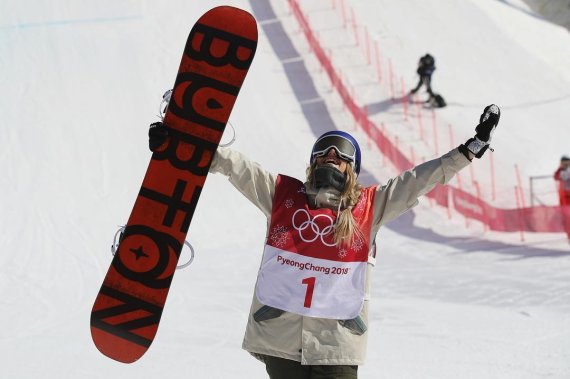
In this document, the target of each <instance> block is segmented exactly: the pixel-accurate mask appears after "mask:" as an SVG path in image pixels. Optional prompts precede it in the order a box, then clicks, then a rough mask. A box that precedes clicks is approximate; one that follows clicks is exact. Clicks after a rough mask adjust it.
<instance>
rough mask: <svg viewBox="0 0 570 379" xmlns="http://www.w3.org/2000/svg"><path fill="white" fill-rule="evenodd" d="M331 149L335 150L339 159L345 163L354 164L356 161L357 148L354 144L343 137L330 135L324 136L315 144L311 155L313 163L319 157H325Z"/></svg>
mask: <svg viewBox="0 0 570 379" xmlns="http://www.w3.org/2000/svg"><path fill="white" fill-rule="evenodd" d="M330 149H335V151H336V153H337V155H338V156H339V158H341V159H344V160H345V161H348V162H352V163H354V161H355V160H356V147H355V146H354V145H353V144H352V142H350V141H349V140H348V139H346V138H344V137H342V136H337V135H330V136H324V137H322V138H320V139H318V140H317V142H315V145H314V146H313V151H312V153H311V161H313V160H315V158H317V157H324V156H325V155H327V153H328V152H329V150H330Z"/></svg>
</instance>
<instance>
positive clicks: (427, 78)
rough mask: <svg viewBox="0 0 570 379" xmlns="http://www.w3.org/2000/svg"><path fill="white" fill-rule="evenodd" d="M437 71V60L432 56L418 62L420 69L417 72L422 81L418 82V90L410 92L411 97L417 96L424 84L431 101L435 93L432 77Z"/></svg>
mask: <svg viewBox="0 0 570 379" xmlns="http://www.w3.org/2000/svg"><path fill="white" fill-rule="evenodd" d="M434 71H435V59H434V58H433V57H432V56H431V55H430V54H426V55H424V56H423V57H421V58H420V60H419V62H418V69H417V70H416V72H417V73H418V75H419V76H420V80H419V81H418V85H417V86H416V88H414V89H412V90H411V91H410V95H413V94H415V93H416V92H418V91H419V89H420V88H421V86H422V84H423V85H425V86H426V90H427V93H429V98H430V99H431V98H432V97H433V96H434V93H433V92H432V90H431V75H432V74H433V72H434Z"/></svg>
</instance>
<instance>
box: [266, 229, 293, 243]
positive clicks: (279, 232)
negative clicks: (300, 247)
mask: <svg viewBox="0 0 570 379" xmlns="http://www.w3.org/2000/svg"><path fill="white" fill-rule="evenodd" d="M289 238H290V236H289V230H287V228H286V227H285V226H283V225H277V226H275V227H274V228H273V229H272V230H271V233H270V234H269V239H270V240H271V242H272V243H273V245H274V246H276V247H284V246H285V245H286V244H287V240H288V239H289Z"/></svg>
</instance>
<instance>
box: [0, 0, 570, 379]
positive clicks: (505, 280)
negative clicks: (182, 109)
mask: <svg viewBox="0 0 570 379" xmlns="http://www.w3.org/2000/svg"><path fill="white" fill-rule="evenodd" d="M302 3H303V4H304V7H306V8H307V9H309V10H311V15H312V16H311V20H312V22H315V23H317V24H319V25H320V26H321V27H323V28H327V27H328V29H326V30H327V31H326V36H325V32H323V36H324V37H323V38H325V37H326V38H329V39H328V41H331V40H332V41H350V39H348V40H347V38H350V37H347V33H348V32H347V30H346V29H344V28H342V26H339V25H338V18H337V17H336V16H334V15H335V14H337V13H335V12H336V11H335V10H333V9H332V5H331V3H329V2H316V1H308V0H307V1H302ZM221 4H230V5H234V6H238V7H241V8H244V9H248V10H250V11H252V12H253V14H254V15H255V16H256V18H257V19H258V21H259V29H260V42H259V47H258V52H257V55H256V58H255V60H254V63H253V66H252V68H251V70H250V73H249V76H248V78H247V79H246V82H245V85H244V87H243V89H242V92H241V93H240V97H239V99H238V101H237V104H236V106H235V108H234V112H233V114H232V118H231V122H232V124H233V125H234V126H235V127H236V129H237V133H238V139H237V142H236V143H235V145H234V147H235V148H236V149H239V150H241V151H243V152H245V153H247V154H248V155H249V156H250V157H252V158H253V159H255V160H257V161H258V162H260V163H261V164H262V165H263V166H264V167H266V168H267V169H268V170H271V171H273V172H281V173H285V174H288V175H292V176H296V177H299V178H302V177H303V175H304V170H305V167H306V160H307V157H308V151H309V149H310V147H311V145H312V142H313V140H314V138H315V136H317V135H318V134H320V133H321V132H322V131H325V130H327V129H331V128H345V129H350V128H352V121H351V120H350V118H349V117H347V115H346V114H345V113H343V111H342V107H340V105H339V104H338V99H337V98H336V95H335V94H334V93H332V92H331V90H330V86H329V85H327V81H326V78H324V77H323V74H322V72H320V71H319V69H318V66H316V64H315V61H314V57H312V56H311V54H310V50H309V49H308V47H307V46H306V42H305V41H304V40H303V36H302V35H301V34H300V33H299V29H298V26H296V24H295V20H294V19H293V17H292V15H291V14H290V13H289V11H288V8H287V6H286V4H285V3H283V2H280V1H277V0H271V1H269V0H252V1H250V2H248V1H245V0H243V1H234V0H226V1H224V2H222V1H218V0H216V1H211V0H210V1H205V0H200V1H192V2H188V1H185V2H184V1H170V2H168V4H167V5H165V4H158V2H151V1H134V0H118V1H117V0H115V1H110V0H101V1H98V2H96V3H95V2H74V1H69V0H53V1H50V2H48V1H41V0H35V1H29V0H27V1H26V0H24V1H15V0H7V1H4V2H2V3H0V41H1V42H2V43H0V83H2V85H1V86H0V96H1V98H2V101H0V115H1V116H2V126H1V131H2V134H3V136H4V137H3V142H4V144H3V148H2V149H1V150H0V171H1V172H2V176H1V177H0V185H1V188H2V189H3V190H2V193H3V196H2V199H1V200H0V209H1V210H2V213H1V216H0V230H1V232H0V242H1V243H2V247H3V251H4V253H3V254H2V255H0V309H1V312H0V322H1V324H2V325H4V328H3V331H1V332H0V356H2V357H3V359H2V364H1V365H0V377H2V378H10V379H12V378H35V377H46V378H76V377H83V378H115V377H121V378H137V379H143V378H157V377H162V376H164V375H168V376H172V377H192V378H226V377H229V376H232V377H238V378H253V377H255V378H257V377H265V375H266V374H265V371H264V367H263V365H262V364H260V363H259V362H257V361H256V360H255V359H253V358H251V357H249V356H248V354H247V353H246V352H244V351H243V350H241V348H240V347H241V339H242V337H243V331H244V327H245V322H246V319H247V313H248V310H249V305H250V301H251V296H252V291H253V286H254V283H255V279H256V272H257V268H258V264H259V261H260V253H261V248H262V245H263V238H264V234H265V219H264V217H263V216H262V215H261V213H260V212H258V211H257V210H256V209H255V208H254V207H252V206H251V205H250V204H249V203H248V202H247V201H246V200H245V199H244V198H243V197H242V196H241V195H240V194H239V193H237V191H235V190H234V189H233V187H231V185H230V184H229V183H228V182H227V181H226V180H225V179H224V178H222V177H219V176H211V177H209V178H208V180H207V183H206V186H205V189H204V191H203V194H202V197H201V200H200V204H199V206H198V209H197V211H196V214H195V217H194V220H193V223H192V226H191V230H190V234H189V239H190V241H191V242H192V244H193V245H194V246H195V248H196V252H197V257H196V259H195V262H194V263H193V265H192V266H191V267H190V268H188V269H186V270H183V271H180V272H178V273H177V274H176V277H175V279H174V281H173V285H172V289H171V292H170V295H169V299H168V301H167V306H166V309H165V312H164V315H163V319H162V323H161V326H160V328H159V332H158V335H157V338H156V340H155V342H154V343H153V345H152V347H151V348H150V350H149V352H148V353H147V354H146V355H145V356H144V357H143V358H142V359H141V360H140V361H139V362H137V363H135V364H132V365H123V364H120V363H117V362H114V361H112V360H109V359H108V358H106V357H104V356H102V355H101V354H100V353H99V352H98V351H97V350H96V348H95V347H94V345H93V344H92V342H91V337H90V333H89V312H90V310H91V306H92V303H93V300H94V298H95V295H96V293H97V291H98V290H99V287H100V285H101V281H102V279H103V276H104V274H105V272H106V270H107V267H108V265H109V263H110V261H111V255H110V251H109V247H110V244H111V239H112V235H113V234H114V232H115V231H116V229H117V226H118V225H120V224H122V223H124V222H125V220H126V219H127V217H128V215H129V212H130V209H131V207H132V204H133V201H134V198H135V196H136V193H137V192H138V189H139V186H140V183H141V180H142V177H143V175H144V172H145V169H146V165H147V162H148V159H149V157H150V153H149V152H148V150H147V137H146V131H147V126H148V124H149V123H150V122H153V121H155V120H156V113H157V112H158V103H159V101H160V98H161V95H162V93H163V92H164V91H165V90H166V89H168V88H170V86H172V83H173V82H174V74H175V72H176V69H177V68H178V64H179V61H180V54H181V53H182V46H183V45H184V42H185V39H186V37H187V34H188V32H189V30H190V26H191V24H192V23H193V22H194V21H195V20H196V19H197V18H198V16H199V15H200V14H202V13H203V12H204V11H206V10H207V9H209V8H211V7H213V6H215V5H221ZM347 4H348V5H350V6H353V7H354V9H355V13H356V15H357V16H358V18H359V20H360V22H361V25H367V26H368V27H369V28H370V31H371V33H372V35H373V36H374V37H377V38H380V39H381V41H382V46H383V50H384V52H385V54H386V55H390V56H391V59H392V60H393V62H394V65H395V69H396V70H397V71H398V72H399V73H400V74H401V75H407V76H406V78H407V82H409V83H412V81H414V80H415V76H414V70H415V62H416V60H417V58H418V56H420V55H421V54H423V53H425V52H426V51H430V52H433V54H434V55H435V56H436V57H437V59H438V71H437V72H436V76H434V87H436V88H437V89H438V90H441V91H442V93H443V94H444V95H446V98H448V100H449V101H450V103H451V104H450V107H448V108H446V109H443V110H442V111H441V112H438V117H439V118H441V119H442V120H446V122H449V123H452V124H454V125H456V126H457V128H458V129H457V133H456V135H457V139H458V140H459V138H467V137H468V136H470V133H472V127H473V126H474V125H475V120H476V119H477V117H478V115H479V113H480V111H481V109H482V106H484V105H486V104H487V103H489V102H496V103H497V104H500V105H502V106H503V110H504V113H503V119H502V122H501V129H500V130H499V131H498V132H497V134H496V137H495V140H496V143H494V146H495V149H496V153H495V157H496V158H495V159H496V160H497V161H498V162H497V170H498V176H500V177H503V178H506V177H512V175H513V173H512V166H513V165H514V164H515V163H516V164H519V165H520V167H521V169H522V171H523V174H524V175H529V174H537V173H538V174H544V173H547V174H548V173H550V172H551V171H552V170H553V169H554V168H555V166H556V164H557V161H558V159H559V155H560V154H561V153H563V152H568V150H567V149H568V147H567V146H566V141H567V140H568V138H567V137H568V131H567V127H566V125H565V120H567V119H568V116H569V115H568V113H569V112H570V107H568V98H569V95H568V90H567V88H568V84H569V83H568V82H569V81H570V78H569V77H568V75H569V74H568V72H567V71H566V70H565V69H566V68H567V67H568V62H569V60H570V58H569V57H570V52H569V51H568V48H567V46H568V42H569V41H568V33H567V32H566V31H564V32H566V34H565V35H564V34H562V33H561V30H562V29H561V28H560V27H556V26H553V25H551V24H549V23H547V22H544V21H542V20H541V19H539V18H538V17H536V16H533V15H532V14H530V13H529V12H521V11H520V6H522V5H521V4H519V3H513V2H498V1H493V0H478V1H475V0H469V1H462V2H455V1H451V0H439V1H435V0H429V1H426V0H408V1H406V2H391V1H386V0H375V1H364V0H351V1H350V2H348V1H347ZM509 4H511V5H509ZM515 5H516V6H515ZM333 16H334V17H333ZM426 31H429V33H427V32H426ZM334 54H335V59H336V61H337V62H338V64H339V65H342V66H343V67H348V69H347V70H348V71H347V73H348V74H347V75H350V78H351V80H353V81H354V83H355V86H356V88H357V89H358V93H359V95H358V96H359V97H360V99H361V101H362V102H373V103H376V104H378V103H380V102H382V101H383V100H386V99H388V97H389V94H388V92H387V91H386V88H385V87H380V88H378V87H375V86H374V85H373V84H371V83H370V80H369V78H366V77H360V76H356V75H355V74H354V73H353V72H352V71H350V70H349V69H350V68H356V71H360V72H361V73H363V74H364V73H366V70H365V69H364V68H363V67H362V65H361V63H359V61H358V59H362V56H361V55H358V54H359V53H358V48H357V47H355V46H354V43H353V42H346V43H345V44H344V45H342V46H336V47H335V50H334ZM359 65H360V66H359ZM359 67H360V69H359ZM367 80H368V81H367ZM377 109H379V110H382V111H381V112H380V111H379V112H378V113H377V114H376V115H375V116H374V117H378V118H385V119H386V120H387V121H389V125H390V127H391V128H397V129H396V130H397V131H399V130H402V132H405V131H406V130H408V129H410V127H409V125H407V124H404V123H402V122H401V121H398V120H400V119H401V117H400V116H399V113H398V112H400V110H399V109H398V108H397V107H395V106H394V107H389V108H388V109H382V108H380V107H378V108H377ZM351 132H353V133H355V135H357V136H359V137H360V138H362V134H361V133H360V132H359V131H357V130H351ZM227 138H228V140H229V139H230V138H231V136H230V135H228V136H227ZM379 162H381V155H380V154H379V152H378V151H376V150H375V149H374V148H372V147H370V148H369V149H366V151H365V161H364V167H363V174H362V178H363V180H365V181H366V182H369V183H370V182H380V181H385V180H386V178H388V177H389V176H391V175H395V174H396V172H393V171H391V169H390V167H389V166H384V165H380V164H378V163H379ZM484 162H485V161H484V160H482V161H481V162H475V165H478V166H479V167H476V173H478V174H479V173H481V172H483V173H484V170H482V171H481V167H483V165H486V163H484ZM481 175H482V174H481ZM503 186H504V188H507V187H509V188H510V186H511V183H509V182H507V184H504V185H503ZM502 191H504V192H505V193H506V191H507V190H506V189H504V190H502ZM501 193H502V192H501ZM501 199H503V200H501V201H505V203H506V204H507V203H508V201H507V200H504V197H501ZM511 205H512V204H511ZM378 244H379V247H380V251H379V257H378V263H377V267H376V269H375V278H374V280H373V283H374V284H373V285H374V288H373V294H372V296H373V299H372V313H373V316H372V320H371V325H370V328H369V333H370V336H369V353H368V361H367V363H366V365H364V366H362V367H361V368H360V376H361V377H363V378H431V377H434V378H435V377H437V378H444V379H445V378H457V377H461V378H482V377H485V378H517V379H520V378H523V379H526V378H529V379H530V378H533V379H534V378H566V377H569V376H570V353H569V352H570V342H569V341H570V338H569V337H570V319H569V318H568V316H567V315H568V311H569V310H570V286H569V284H570V254H569V253H570V249H569V248H568V244H567V242H566V241H565V238H564V236H561V235H534V236H527V242H526V243H521V242H519V241H518V235H506V234H499V233H484V231H483V229H482V228H481V227H480V225H471V226H470V228H469V229H466V228H465V222H464V220H460V219H453V220H448V219H447V216H446V215H445V214H444V212H443V211H442V210H440V209H437V208H431V207H430V206H429V202H427V201H426V200H424V201H422V204H421V205H420V206H419V207H418V208H417V209H416V210H414V211H413V212H410V213H408V214H406V215H404V216H403V217H402V218H400V219H399V220H397V221H395V222H393V223H391V224H390V225H389V226H388V227H387V228H385V229H384V230H382V231H381V233H380V235H379V237H378ZM185 258H186V257H185V256H184V255H183V256H182V260H184V259H185ZM236 371H237V372H236Z"/></svg>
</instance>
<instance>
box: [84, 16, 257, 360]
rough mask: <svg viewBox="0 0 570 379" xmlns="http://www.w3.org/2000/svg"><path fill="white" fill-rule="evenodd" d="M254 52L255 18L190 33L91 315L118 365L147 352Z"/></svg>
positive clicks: (215, 22) (211, 23)
mask: <svg viewBox="0 0 570 379" xmlns="http://www.w3.org/2000/svg"><path fill="white" fill-rule="evenodd" d="M256 47H257V26H256V23H255V20H254V18H253V17H252V16H251V15H250V14H249V13H248V12H245V11H243V10H240V9H237V8H233V7H229V6H222V7H217V8H214V9H212V10H210V11H208V12H206V13H205V14H204V15H203V16H202V17H201V18H200V19H199V20H198V21H197V23H196V24H195V25H194V27H193V28H192V30H191V32H190V35H189V37H188V40H187V42H186V46H185V49H184V54H183V56H182V61H181V63H180V68H179V71H178V75H177V77H176V81H175V84H174V87H173V92H172V97H171V99H170V103H169V105H168V108H167V110H166V114H165V116H164V125H165V126H166V127H167V128H168V130H169V135H168V138H167V140H166V142H165V143H164V144H163V145H162V146H160V147H159V148H158V149H157V150H156V151H155V152H154V153H153V155H152V158H151V161H150V163H149V166H148V169H147V172H146V174H145V177H144V180H143V183H142V186H141V189H140V191H139V193H138V196H137V199H136V201H135V204H134V207H133V210H132V212H131V215H130V217H129V220H128V222H127V225H126V227H125V231H124V234H123V236H122V239H121V241H120V244H119V247H118V250H117V252H116V254H115V256H114V258H113V261H112V263H111V266H110V268H109V270H108V272H107V275H106V276H105V279H104V281H103V285H102V287H101V290H100V292H99V294H98V295H97V298H96V300H95V304H94V306H93V310H92V313H91V335H92V337H93V341H94V343H95V345H96V346H97V348H98V349H99V350H100V351H101V352H102V353H103V354H105V355H106V356H108V357H110V358H112V359H115V360H117V361H120V362H124V363H132V362H134V361H136V360H137V359H139V358H140V357H141V356H142V355H143V354H144V353H145V352H146V351H147V349H148V348H149V346H150V345H151V343H152V341H153V340H154V337H155V335H156V332H157V330H158V325H159V322H160V318H161V315H162V310H163V308H164V304H165V301H166V297H167V295H168V290H169V288H170V284H171V282H172V278H173V275H174V271H175V269H176V265H177V263H178V258H179V256H180V252H181V250H182V247H183V245H184V240H185V238H186V234H187V233H188V230H189V228H190V223H191V221H192V217H193V215H194V211H195V209H196V205H197V203H198V200H199V198H200V194H201V191H202V188H203V185H204V182H205V180H206V176H207V175H208V170H209V168H210V165H211V163H212V159H213V157H214V154H215V151H216V149H217V147H218V145H219V142H220V140H221V138H222V134H223V132H224V129H225V126H226V123H227V121H228V119H229V116H230V112H231V110H232V108H233V106H234V104H235V100H236V97H237V95H238V93H239V91H240V88H241V85H242V83H243V81H244V79H245V76H246V74H247V71H248V69H249V67H250V65H251V62H252V60H253V57H254V55H255V50H256Z"/></svg>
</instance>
